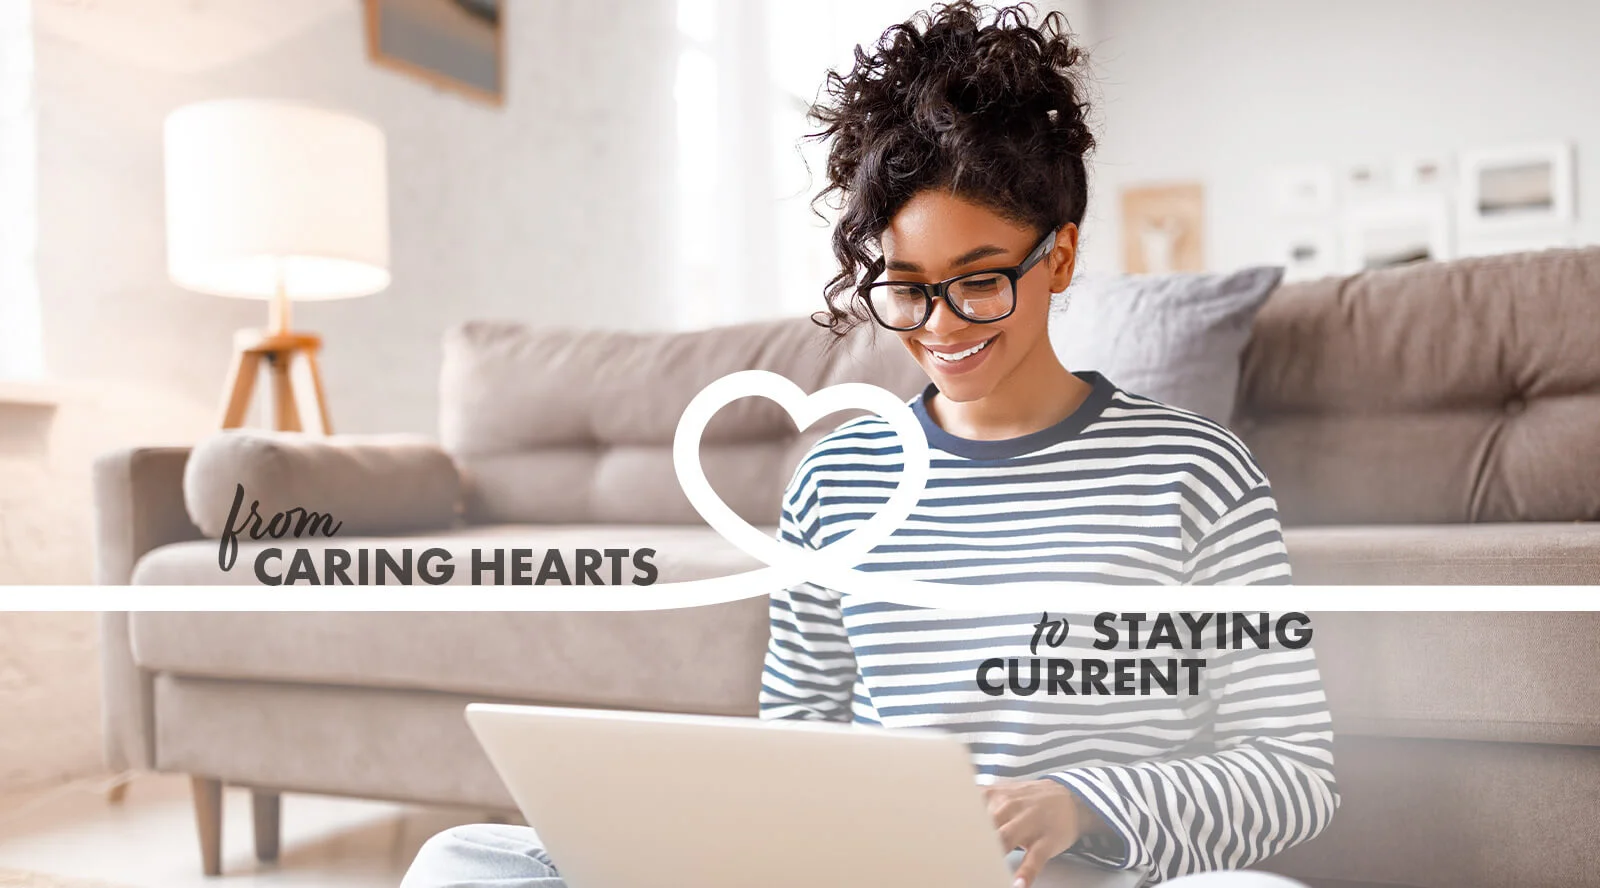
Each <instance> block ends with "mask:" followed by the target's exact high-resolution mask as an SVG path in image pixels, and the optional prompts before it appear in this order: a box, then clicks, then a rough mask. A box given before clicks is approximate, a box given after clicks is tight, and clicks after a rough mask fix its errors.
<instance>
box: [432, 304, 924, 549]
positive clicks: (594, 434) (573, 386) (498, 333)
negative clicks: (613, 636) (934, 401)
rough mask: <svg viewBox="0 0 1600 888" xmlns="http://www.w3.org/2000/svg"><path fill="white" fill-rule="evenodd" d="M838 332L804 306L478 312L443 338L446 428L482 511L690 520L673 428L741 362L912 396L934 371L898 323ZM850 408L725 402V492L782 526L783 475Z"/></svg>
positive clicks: (718, 480) (717, 452)
mask: <svg viewBox="0 0 1600 888" xmlns="http://www.w3.org/2000/svg"><path fill="white" fill-rule="evenodd" d="M831 336H832V334H831V333H829V332H828V331H826V330H824V329H822V328H820V327H818V326H816V325H815V324H813V323H812V322H811V321H810V319H809V318H792V319H785V320H780V321H771V322H763V323H753V324H741V325H737V326H729V327H721V328H716V329H711V330H702V331H694V332H681V333H632V332H622V331H601V330H582V331H579V330H567V329H551V328H537V327H529V326H526V325H523V324H519V323H510V322H472V323H468V324H464V325H462V326H460V327H457V328H455V329H454V330H452V331H451V332H450V333H449V334H448V335H447V336H446V337H445V348H444V364H443V385H442V392H441V395H442V396H441V415H440V435H441V439H442V442H443V444H444V446H445V448H446V449H448V450H449V451H451V453H452V454H454V455H455V457H456V460H457V462H458V464H460V465H461V466H462V468H463V471H464V473H465V475H466V483H467V497H466V502H467V506H466V513H467V517H468V520H470V521H473V522H488V521H515V522H605V523H628V524H692V523H699V521H700V519H699V516H698V515H697V514H696V513H695V511H694V509H693V508H692V507H691V506H690V505H689V501H688V499H687V498H686V497H684V495H683V492H682V490H681V489H680V488H679V487H678V479H677V475H676V474H675V472H674V471H673V467H672V439H673V434H674V432H675V431H676V430H677V426H678V417H679V415H680V414H682V412H683V409H684V407H685V406H687V405H688V403H689V401H690V399H692V398H693V397H694V396H695V395H696V394H698V393H699V392H700V390H701V389H702V388H704V387H705V386H707V385H709V384H710V383H711V382H713V381H715V380H716V379H719V378H721V377H723V376H726V375H727V374H729V373H733V372H735V371H738V370H748V369H760V370H770V371H773V372H775V373H779V374H781V375H783V376H785V377H787V378H789V379H790V380H792V381H794V382H795V383H796V384H797V385H799V386H800V387H801V388H802V389H804V390H806V391H816V390H817V389H819V388H823V387H825V386H829V385H834V384H836V383H841V382H874V383H877V384H878V385H882V386H884V387H885V388H888V389H890V390H891V391H894V392H895V393H896V394H899V395H901V396H902V397H906V398H909V397H911V396H912V395H913V394H915V393H916V392H917V391H919V390H920V389H921V387H922V386H923V385H925V384H926V382H927V379H926V378H925V377H924V376H923V375H922V371H921V370H920V369H919V368H918V367H917V365H916V363H915V362H914V361H912V360H911V358H910V357H909V356H908V355H906V354H905V351H904V347H903V346H902V345H901V344H900V342H899V340H898V338H897V337H894V336H891V335H888V334H884V333H878V332H877V331H875V330H874V329H873V328H871V327H869V326H862V327H860V328H858V329H857V330H856V331H855V332H852V334H851V335H850V336H849V337H848V338H847V339H846V340H845V341H844V342H842V343H839V344H837V345H836V346H834V347H831V348H830V347H829V339H830V337H831ZM847 416H848V414H843V413H841V414H839V415H838V416H837V417H832V418H829V419H824V420H822V421H820V422H818V423H817V424H816V425H814V426H812V427H811V428H810V429H807V430H805V431H804V432H803V433H802V432H800V431H798V430H796V429H795V427H794V424H793V423H792V422H791V421H790V420H789V416H788V414H787V413H786V412H785V411H784V410H783V409H782V408H781V407H779V406H778V405H777V404H775V403H773V402H771V401H767V400H765V399H762V398H745V399H741V400H739V401H735V402H734V403H732V404H729V405H728V406H726V407H724V408H723V409H722V410H721V411H719V412H718V414H717V416H716V417H715V418H714V419H713V420H712V421H711V423H710V424H709V425H708V426H707V427H706V431H705V435H704V436H703V438H702V439H701V457H702V460H701V461H702V464H703V465H704V466H705V471H706V476H707V479H708V480H709V481H710V482H711V486H712V487H713V488H714V489H715V490H716V491H717V492H718V493H719V494H721V496H722V499H723V501H724V502H726V503H727V504H728V505H729V506H730V507H732V508H733V509H734V510H735V511H736V512H738V513H739V514H740V515H741V516H742V517H743V518H744V519H745V520H746V521H749V522H750V523H752V524H755V525H757V526H771V525H775V524H776V523H777V520H778V509H779V501H780V499H781V497H782V495H783V488H784V486H785V484H786V482H787V481H788V479H789V476H790V475H791V474H792V473H793V471H794V467H795V466H796V465H798V463H799V461H800V458H801V457H802V456H803V455H804V454H805V451H806V450H807V449H808V448H810V446H811V444H812V443H813V442H814V441H816V439H817V438H819V437H821V436H822V435H823V434H826V433H827V432H828V431H831V430H832V429H833V428H835V427H836V426H838V425H839V423H840V422H843V421H844V420H845V419H846V418H847Z"/></svg>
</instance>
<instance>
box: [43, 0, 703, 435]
mask: <svg viewBox="0 0 1600 888" xmlns="http://www.w3.org/2000/svg"><path fill="white" fill-rule="evenodd" d="M251 2H252V3H254V2H259V0H251ZM173 8H176V9H181V8H182V6H181V5H173ZM507 27H508V32H507V33H508V38H509V40H508V46H507V51H508V55H509V60H508V72H509V86H508V98H507V103H506V105H505V107H504V108H502V109H496V108H492V107H488V106H485V105H482V104H477V103H474V102H472V101H470V100H467V99H462V98H458V97H456V96H455V95H453V94H446V93H442V92H439V91H437V90H435V89H433V88H432V87H430V86H428V85H426V84H423V83H420V82H418V81H416V80H414V79H411V78H409V77H405V76H403V75H400V74H397V73H395V72H393V71H390V70H387V69H379V68H377V67H375V66H373V65H372V64H370V63H369V62H368V61H367V58H366V50H365V47H364V44H363V39H362V29H361V21H360V4H359V3H356V2H354V0H350V2H346V3H342V4H338V6H337V8H336V10H335V11H334V12H333V13H332V14H331V15H329V16H328V17H326V18H324V19H322V20H320V21H318V22H317V23H316V24H315V25H313V26H311V27H309V28H307V29H306V30H304V31H302V32H300V33H297V34H295V35H293V36H291V37H289V38H288V39H287V40H286V41H284V42H282V43H279V44H278V45H275V46H273V47H271V48H269V49H267V50H266V51H264V52H259V53H256V54H254V55H251V56H249V57H247V58H244V59H241V60H238V61H235V62H232V63H229V64H226V65H223V66H221V67H216V68H212V69H209V70H206V71H202V72H198V73H191V74H174V73H166V72H163V71H159V70H152V69H149V68H147V67H141V66H137V65H134V64H130V63H127V62H123V61H120V60H119V59H117V58H113V57H110V56H108V55H107V54H105V53H102V52H97V51H95V50H91V49H87V48H85V47H83V46H82V45H81V44H75V43H74V42H72V41H71V40H69V39H64V38H62V37H59V36H54V35H49V34H41V35H40V38H39V40H38V44H37V64H38V72H37V77H38V106H39V114H40V120H39V158H40V171H39V203H40V219H39V248H40V255H39V281H40V288H41V291H42V294H43V303H44V328H45V340H46V341H45V345H46V349H45V359H46V364H47V369H48V371H49V372H50V374H51V375H53V376H55V377H58V378H66V379H111V378H128V377H134V378H137V379H140V380H146V381H149V382H150V383H151V384H152V385H154V386H156V387H157V388H159V389H161V390H163V391H167V392H172V393H178V394H180V395H181V396H182V397H184V398H185V399H188V400H190V401H192V402H193V403H195V404H197V405H204V406H205V407H206V408H207V409H212V408H213V407H214V405H215V403H216V401H217V399H218V398H219V396H220V393H221V386H222V379H223V373H224V370H225V367H226V361H227V358H228V354H229V348H230V342H231V339H230V337H231V333H232V331H233V330H234V329H235V328H237V327H241V326H248V325H259V324H260V323H262V322H263V319H264V312H265V307H264V304H263V303H255V302H235V301H230V300H226V299H220V298H217V297H212V296H204V295H200V294H194V293H189V292H185V291H183V290H180V289H178V288H177V287H175V286H173V285H172V284H171V283H169V282H168V281H167V278H166V271H165V266H164V240H163V237H164V235H163V224H164V223H163V216H162V174H161V125H162V121H163V119H164V117H165V116H166V114H167V113H168V112H169V111H171V110H172V109H173V108H175V107H178V106H180V105H183V104H186V103H189V102H194V101H199V100H204V99H209V98H216V97H232V96H268V97H279V98H287V99H295V100H301V101H307V102H313V103H317V104H323V105H327V106H331V107H334V108H342V109H347V110H350V111H354V112H356V113H359V114H363V115H365V116H367V117H369V118H371V119H372V120H374V121H375V122H376V123H378V124H379V125H380V126H381V127H382V128H383V129H384V131H385V132H386V133H387V135H388V140H389V169H390V182H391V184H390V206H391V230H392V237H393V249H392V255H393V260H392V261H393V269H392V270H393V277H394V284H393V286H392V287H390V289H389V290H388V291H386V292H384V293H382V294H379V295H376V296H372V297H369V298H366V299H358V300H351V301H346V302H337V303H323V304H316V305H305V306H300V307H299V310H298V316H297V324H298V325H299V326H303V327H305V328H307V329H310V330H312V331H315V332H319V333H321V334H323V336H324V339H325V362H324V370H325V373H326V376H327V384H328V387H329V398H330V400H331V402H332V409H333V419H334V422H335V424H336V427H337V428H338V429H339V430H340V431H419V432H431V431H433V430H434V428H435V425H436V418H435V417H436V414H437V391H436V390H437V375H438V367H439V339H440V335H441V333H442V332H443V330H444V329H445V327H446V326H448V325H449V324H451V323H453V322H456V321H460V320H464V319H468V318H482V317H504V318H518V319H526V320H540V319H542V320H545V321H548V322H551V323H560V324H591V325H601V326H625V327H627V326H655V325H658V324H660V323H662V321H663V319H664V317H665V306H663V305H662V304H661V302H660V296H661V294H662V291H663V290H664V287H659V286H657V285H656V284H655V283H654V282H655V280H656V275H658V274H660V275H664V274H665V271H666V268H665V265H666V261H667V257H668V255H670V254H669V253H668V246H669V244H670V240H671V228H670V226H668V225H666V224H663V222H662V219H663V214H664V211H665V208H666V201H667V199H668V190H667V189H669V188H670V184H671V178H670V172H671V169H672V166H671V164H672V148H671V140H670V138H663V134H670V133H671V124H672V106H671V98H672V97H671V86H672V76H671V73H672V62H673V57H672V50H673V48H674V47H673V43H672V41H673V40H674V37H675V33H674V27H675V26H674V20H673V5H672V3H670V2H668V0H647V2H640V0H602V2H583V3H576V2H562V3H527V4H522V3H517V4H511V5H510V14H509V15H508V24H507Z"/></svg>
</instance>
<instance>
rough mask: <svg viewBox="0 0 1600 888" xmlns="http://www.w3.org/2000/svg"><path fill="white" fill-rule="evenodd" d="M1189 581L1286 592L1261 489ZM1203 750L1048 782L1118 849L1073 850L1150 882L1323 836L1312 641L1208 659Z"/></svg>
mask: <svg viewBox="0 0 1600 888" xmlns="http://www.w3.org/2000/svg"><path fill="white" fill-rule="evenodd" d="M1189 575H1190V577H1191V581H1192V582H1196V583H1205V582H1219V583H1285V582H1288V581H1289V562H1288V556H1287V553H1286V551H1285V550H1284V546H1283V534H1282V532H1281V530H1280V528H1279V525H1278V519H1277V511H1276V508H1275V506H1274V504H1273V502H1272V496H1271V494H1270V492H1269V491H1268V489H1267V487H1266V485H1265V484H1262V485H1260V486H1259V487H1257V488H1254V489H1252V490H1251V491H1249V492H1247V493H1246V494H1245V496H1244V497H1242V498H1241V499H1240V500H1239V502H1238V504H1237V505H1236V506H1235V507H1234V508H1232V509H1229V510H1228V511H1227V512H1225V513H1224V514H1223V515H1222V516H1221V517H1219V519H1218V520H1217V521H1216V522H1215V524H1214V525H1213V526H1212V528H1211V529H1210V531H1209V532H1208V533H1206V534H1205V535H1204V537H1203V540H1202V542H1201V544H1200V545H1199V546H1198V547H1197V548H1196V551H1195V554H1194V557H1193V559H1192V561H1191V568H1190V572H1189ZM1203 693H1205V694H1206V695H1207V697H1208V698H1209V700H1208V704H1209V705H1208V716H1207V717H1208V720H1209V727H1210V731H1209V742H1207V743H1206V744H1205V748H1203V749H1195V750H1193V752H1192V753H1189V754H1185V753H1182V752H1180V753H1178V754H1175V755H1172V756H1170V757H1167V758H1164V759H1158V760H1152V761H1142V762H1135V763H1131V764H1117V765H1097V766H1086V767H1079V768H1068V769H1066V770H1062V771H1058V772H1056V773H1054V774H1051V775H1049V776H1050V778H1051V779H1053V780H1056V781H1057V782H1059V783H1061V784H1063V785H1065V786H1066V787H1067V788H1069V789H1071V790H1073V791H1074V792H1076V793H1077V794H1078V795H1079V796H1080V797H1082V798H1083V800H1084V801H1085V802H1087V803H1088V804H1089V806H1090V807H1092V808H1093V809H1094V810H1095V811H1096V812H1098V813H1099V814H1100V816H1101V818H1102V819H1104V820H1105V822H1106V823H1107V825H1109V826H1110V828H1111V831H1112V833H1113V834H1114V837H1115V839H1114V840H1110V841H1107V840H1103V839H1100V838H1098V837H1097V838H1096V839H1095V840H1094V841H1086V842H1083V843H1080V844H1079V845H1078V846H1075V847H1074V849H1073V851H1072V853H1074V854H1077V855H1080V856H1083V857H1088V858H1090V859H1093V860H1096V861H1098V862H1100V863H1102V864H1105V865H1107V866H1112V867H1117V868H1120V869H1129V870H1133V869H1141V870H1147V871H1148V873H1149V875H1148V879H1149V881H1151V882H1158V881H1163V880H1166V879H1172V878H1176V877H1178V876H1183V875H1188V874H1190V873H1196V872H1203V871H1209V870H1216V869H1237V868H1240V867H1245V866H1249V865H1251V864H1253V863H1255V862H1257V861H1260V860H1262V859H1264V858H1266V857H1269V856H1271V855H1273V854H1276V853H1278V852H1280V851H1282V850H1284V849H1285V848H1288V847H1290V846H1291V845H1294V844H1297V843H1299V842H1303V841H1306V840H1308V839H1310V838H1312V837H1313V836H1315V835H1317V834H1318V833H1320V832H1321V831H1322V830H1323V829H1324V828H1325V827H1326V826H1327V825H1328V822H1329V821H1330V820H1331V819H1332V818H1333V812H1334V810H1335V809H1336V808H1337V807H1338V805H1339V791H1338V783H1337V781H1336V780H1335V779H1334V771H1333V723H1332V719H1331V718H1330V717H1329V714H1328V703H1327V698H1326V696H1325V695H1324V693H1323V689H1322V677H1321V674H1320V673H1319V672H1318V670H1317V664H1316V658H1315V655H1314V654H1313V653H1312V649H1311V646H1310V645H1309V644H1307V645H1304V646H1302V647H1299V648H1290V647H1287V646H1285V645H1281V644H1278V643H1277V642H1274V643H1273V644H1272V645H1271V646H1269V647H1268V648H1266V649H1264V650H1263V649H1257V648H1255V647H1253V646H1250V647H1246V648H1244V649H1242V650H1225V651H1216V650H1213V651H1209V652H1208V656H1207V664H1206V668H1205V671H1204V673H1203Z"/></svg>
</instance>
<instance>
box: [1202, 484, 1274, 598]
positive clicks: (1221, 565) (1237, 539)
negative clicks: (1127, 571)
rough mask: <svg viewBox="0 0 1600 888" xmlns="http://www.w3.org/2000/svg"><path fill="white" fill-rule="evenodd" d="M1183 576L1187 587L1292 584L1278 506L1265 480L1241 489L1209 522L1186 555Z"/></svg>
mask: <svg viewBox="0 0 1600 888" xmlns="http://www.w3.org/2000/svg"><path fill="white" fill-rule="evenodd" d="M1184 576H1185V577H1187V579H1188V582H1190V583H1203V584H1219V585H1220V584H1230V585H1266V584H1275V583H1289V582H1291V581H1292V578H1291V575H1290V570H1289V550H1288V549H1287V548H1285V547H1284V544H1283V529H1282V527H1281V526H1280V525H1279V523H1278V504H1277V501H1276V500H1274V499H1273V498H1272V488H1271V487H1270V486H1269V485H1268V484H1267V483H1266V482H1265V481H1262V482H1261V483H1259V484H1257V485H1255V486H1254V487H1251V488H1250V489H1249V490H1247V491H1245V493H1244V494H1243V496H1241V497H1240V498H1239V499H1238V500H1237V501H1236V502H1234V504H1233V505H1232V506H1230V507H1229V508H1228V509H1226V510H1225V511H1224V512H1223V513H1222V514H1221V515H1220V516H1218V518H1217V520H1216V521H1215V522H1213V523H1212V525H1211V527H1210V528H1209V529H1208V530H1207V531H1206V533H1205V535H1204V536H1203V537H1202V538H1201V539H1200V542H1199V544H1198V545H1196V546H1195V549H1194V552H1193V553H1191V554H1190V556H1189V559H1188V562H1187V563H1186V564H1185V566H1184Z"/></svg>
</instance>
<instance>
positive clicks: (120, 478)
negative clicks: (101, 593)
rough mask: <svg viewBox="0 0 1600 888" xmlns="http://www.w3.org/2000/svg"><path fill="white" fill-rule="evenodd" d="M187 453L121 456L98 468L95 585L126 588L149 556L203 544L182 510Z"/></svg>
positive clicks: (144, 451) (134, 451) (169, 450)
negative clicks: (170, 546)
mask: <svg viewBox="0 0 1600 888" xmlns="http://www.w3.org/2000/svg"><path fill="white" fill-rule="evenodd" d="M188 462H189V448H187V447H134V448H129V449H126V450H116V451H112V452H111V453H107V454H105V455H103V456H101V457H100V458H99V459H97V460H95V463H94V581H95V582H96V583H99V584H101V585H103V586H123V585H127V584H128V582H129V581H130V580H131V579H132V578H133V568H134V565H136V564H138V563H139V559H140V558H143V557H144V555H145V553H146V552H149V551H150V550H151V549H155V548H158V547H160V546H165V545H167V544H168V543H181V542H185V541H187V540H198V539H201V533H200V529H199V528H197V527H195V526H194V522H192V521H190V520H189V512H188V510H187V509H186V508H185V507H184V504H183V470H184V466H185V465H187V464H188Z"/></svg>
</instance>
